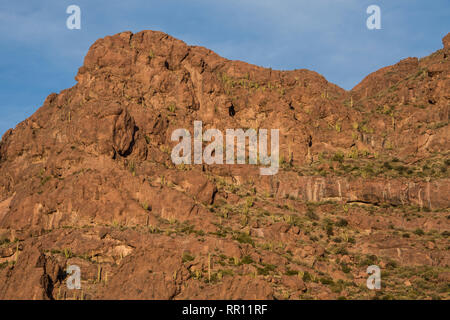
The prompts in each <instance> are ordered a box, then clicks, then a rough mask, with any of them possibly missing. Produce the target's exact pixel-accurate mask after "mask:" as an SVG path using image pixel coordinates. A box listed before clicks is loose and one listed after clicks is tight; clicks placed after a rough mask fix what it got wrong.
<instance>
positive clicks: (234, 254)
mask: <svg viewBox="0 0 450 320" xmlns="http://www.w3.org/2000/svg"><path fill="white" fill-rule="evenodd" d="M443 45H444V47H443V49H441V50H439V51H437V52H435V53H433V54H431V55H430V56H428V57H424V58H421V59H417V58H408V59H405V60H402V61H400V62H399V63H397V64H396V65H393V66H389V67H386V68H383V69H381V70H378V71H376V72H374V73H372V74H370V75H369V76H367V77H366V78H365V79H364V80H363V81H362V82H361V83H360V84H358V85H357V86H356V87H355V88H354V89H353V90H351V91H346V90H343V89H341V88H340V87H338V86H336V85H334V84H332V83H329V82H328V81H327V80H326V79H325V78H324V77H322V76H321V75H319V74H317V73H316V72H313V71H309V70H304V69H303V70H293V71H275V70H272V69H265V68H261V67H257V66H254V65H250V64H247V63H245V62H241V61H230V60H227V59H225V58H222V57H220V56H218V55H217V54H215V53H214V52H212V51H210V50H208V49H205V48H203V47H197V46H188V45H186V44H185V43H184V42H182V41H180V40H177V39H174V38H172V37H170V36H168V35H167V34H164V33H162V32H155V31H142V32H139V33H136V34H133V33H131V32H123V33H120V34H116V35H114V36H108V37H105V38H103V39H99V40H97V41H96V42H95V43H94V44H93V45H92V47H91V48H90V50H89V52H88V53H87V55H86V57H85V60H84V65H83V66H82V67H81V68H80V69H79V70H78V74H77V76H76V80H77V84H76V85H75V86H74V87H72V88H70V89H66V90H63V91H62V92H60V93H59V94H56V93H52V94H50V95H49V96H48V97H47V99H46V100H45V102H44V104H43V105H42V107H40V108H39V109H38V110H37V111H36V113H35V114H34V115H32V116H31V117H30V118H28V119H26V120H25V121H23V122H22V123H20V124H19V125H17V127H16V128H15V129H11V130H9V131H7V132H6V133H5V134H4V136H3V138H2V140H1V144H0V173H1V174H0V299H274V298H275V299H337V298H340V299H342V298H346V299H371V298H386V299H390V298H393V299H401V298H408V299H429V298H434V299H436V298H440V299H448V298H449V291H450V290H449V283H450V268H449V261H450V256H449V245H450V243H449V239H448V236H449V232H450V230H449V229H450V228H449V226H450V224H449V218H450V214H449V213H450V210H449V207H450V205H449V204H450V201H449V194H450V184H449V181H450V180H449V170H448V167H449V165H450V156H449V137H450V132H449V126H448V123H449V107H450V90H449V89H450V34H448V35H447V36H446V37H445V38H444V39H443ZM194 121H202V122H203V129H204V130H206V129H209V128H217V129H220V130H222V131H223V132H225V129H227V128H243V129H249V128H253V129H255V130H258V129H262V128H265V129H272V128H276V129H279V130H280V131H279V132H280V137H279V139H280V140H279V142H280V143H279V145H280V170H279V172H278V173H277V174H275V175H271V176H262V175H260V174H259V167H258V166H255V165H252V164H240V165H226V164H224V165H218V164H215V165H206V164H192V165H184V164H182V165H174V164H173V162H172V160H171V150H172V148H173V147H174V145H175V144H176V143H177V142H174V141H172V140H171V134H172V132H173V131H174V130H175V129H178V128H186V129H188V130H191V131H192V128H193V122H194ZM68 265H77V266H79V267H80V270H81V284H82V285H81V289H80V290H69V289H68V288H67V286H66V278H67V275H66V271H65V270H66V268H67V266H68ZM369 265H378V266H379V267H380V268H381V270H382V289H381V290H376V291H372V290H369V289H368V288H367V287H366V279H367V277H368V276H369V275H368V274H367V273H366V269H367V267H368V266H369Z"/></svg>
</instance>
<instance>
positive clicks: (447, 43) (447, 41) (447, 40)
mask: <svg viewBox="0 0 450 320" xmlns="http://www.w3.org/2000/svg"><path fill="white" fill-rule="evenodd" d="M442 44H443V45H444V49H447V50H448V49H450V33H448V34H447V35H446V36H445V37H444V38H442Z"/></svg>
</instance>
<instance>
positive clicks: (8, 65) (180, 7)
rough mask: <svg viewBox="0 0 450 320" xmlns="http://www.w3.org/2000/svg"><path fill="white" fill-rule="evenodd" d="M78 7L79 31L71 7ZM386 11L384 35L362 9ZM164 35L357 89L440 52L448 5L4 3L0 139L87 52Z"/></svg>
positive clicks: (354, 0) (243, 0) (184, 0)
mask: <svg viewBox="0 0 450 320" xmlns="http://www.w3.org/2000/svg"><path fill="white" fill-rule="evenodd" d="M71 4H75V5H78V6H80V8H81V30H69V29H67V28H66V19H67V17H68V16H69V15H68V14H67V13H66V8H67V7H68V6H69V5H71ZM372 4H376V5H379V6H380V8H381V24H382V29H381V30H368V29H367V27H366V20H367V18H368V16H369V15H368V14H367V13H366V9H367V7H368V6H369V5H372ZM146 29H151V30H160V31H164V32H166V33H168V34H170V35H172V36H174V37H176V38H179V39H181V40H183V41H185V42H186V43H188V44H191V45H201V46H205V47H207V48H209V49H211V50H213V51H215V52H217V53H218V54H220V55H222V56H224V57H226V58H228V59H238V60H243V61H246V62H249V63H252V64H256V65H260V66H264V67H271V68H273V69H281V70H290V69H301V68H306V69H311V70H314V71H317V72H319V73H320V74H322V75H323V76H325V77H326V78H327V79H328V80H329V81H331V82H333V83H335V84H337V85H339V86H341V87H343V88H344V89H351V88H352V87H353V86H355V85H356V84H357V83H358V82H359V81H361V80H362V79H363V77H364V76H366V75H367V74H369V73H370V72H373V71H376V70H377V69H379V68H381V67H384V66H387V65H391V64H394V63H396V62H397V61H399V60H401V59H403V58H406V57H409V56H416V57H422V56H426V55H428V54H430V53H432V52H434V51H436V50H438V49H440V48H441V47H442V43H441V38H442V37H443V36H444V35H445V34H447V33H448V32H450V1H448V0H432V1H425V0H271V1H268V0H223V1H219V0H146V1H137V0H128V1H123V0H121V1H117V0H109V1H100V0H70V1H66V0H53V1H50V0H40V1H31V0H23V1H2V2H0V44H1V46H0V47H1V50H0V135H3V133H4V132H5V131H6V130H7V129H9V128H12V127H14V126H15V125H16V124H17V123H19V122H20V121H22V120H24V119H25V118H27V117H28V116H30V115H31V114H32V113H33V112H34V111H36V110H37V108H39V107H40V106H41V105H42V103H43V101H44V99H45V97H47V95H49V94H50V93H52V92H59V91H61V90H63V89H65V88H69V87H71V86H73V85H74V84H75V80H74V77H75V75H76V73H77V70H78V68H79V67H80V66H81V65H82V63H83V58H84V56H85V54H86V52H87V50H88V49H89V46H90V45H91V44H92V43H93V42H94V41H95V40H96V39H98V38H100V37H104V36H106V35H111V34H115V33H118V32H121V31H126V30H130V31H133V32H138V31H141V30H146Z"/></svg>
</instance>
